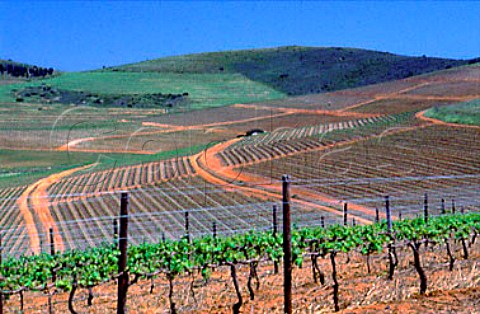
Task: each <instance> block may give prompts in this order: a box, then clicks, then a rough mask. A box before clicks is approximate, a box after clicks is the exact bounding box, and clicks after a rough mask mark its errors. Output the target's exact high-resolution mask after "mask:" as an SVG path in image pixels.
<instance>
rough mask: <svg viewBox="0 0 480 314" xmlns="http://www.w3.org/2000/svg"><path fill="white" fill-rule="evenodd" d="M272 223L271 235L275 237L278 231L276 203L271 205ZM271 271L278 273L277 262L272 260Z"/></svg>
mask: <svg viewBox="0 0 480 314" xmlns="http://www.w3.org/2000/svg"><path fill="white" fill-rule="evenodd" d="M272 224H273V232H272V234H273V237H274V238H276V237H277V232H278V222H277V205H276V204H274V205H273V212H272ZM273 273H274V274H278V262H277V261H274V262H273Z"/></svg>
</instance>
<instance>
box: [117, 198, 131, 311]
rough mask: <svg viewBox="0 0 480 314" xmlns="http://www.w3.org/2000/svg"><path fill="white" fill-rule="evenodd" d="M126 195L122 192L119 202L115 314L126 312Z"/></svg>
mask: <svg viewBox="0 0 480 314" xmlns="http://www.w3.org/2000/svg"><path fill="white" fill-rule="evenodd" d="M127 237H128V193H127V192H122V196H121V202H120V239H119V241H118V243H119V249H120V257H119V259H118V272H119V273H120V276H119V277H118V299H117V314H125V313H126V312H127V290H128V284H129V283H128V272H127V271H126V268H127V247H128V238H127Z"/></svg>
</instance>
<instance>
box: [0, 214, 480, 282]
mask: <svg viewBox="0 0 480 314" xmlns="http://www.w3.org/2000/svg"><path fill="white" fill-rule="evenodd" d="M472 232H476V233H479V232H480V214H478V213H470V214H465V215H444V216H439V217H434V218H431V219H430V220H429V222H428V224H426V223H425V222H424V221H423V220H422V219H410V220H403V221H395V222H394V223H393V230H392V233H391V234H390V233H388V232H387V225H386V223H385V222H382V223H378V224H372V225H363V226H361V225H358V226H355V227H351V226H341V225H333V226H330V227H328V228H320V227H309V228H303V229H299V230H293V232H292V253H293V256H292V261H293V262H294V263H295V264H296V265H297V266H301V264H302V262H303V257H304V255H305V254H306V253H313V254H318V255H320V256H323V257H325V256H326V255H327V254H329V253H331V252H344V253H347V252H349V251H352V250H354V249H355V250H359V251H360V252H361V253H362V254H364V255H369V254H373V253H380V252H382V251H383V250H384V248H385V247H386V245H387V244H388V243H390V241H392V240H395V241H398V243H399V242H401V241H405V242H417V241H422V240H428V241H430V242H431V243H443V241H446V240H447V239H449V238H451V237H455V238H457V239H465V238H467V237H468V236H469V235H470V234H471V233H472ZM118 256H119V251H118V249H117V248H116V247H115V246H114V245H108V244H105V245H102V246H100V247H97V248H90V249H88V250H85V251H68V252H64V253H58V254H56V255H53V256H52V255H48V254H40V255H35V256H22V257H20V258H18V259H15V258H8V259H6V260H4V261H3V263H2V268H1V275H2V277H3V278H4V280H3V281H1V282H0V288H1V289H3V290H15V289H18V288H20V287H23V286H25V287H27V288H29V289H40V290H42V289H45V287H46V285H47V284H48V283H49V282H51V278H52V275H53V271H54V269H58V271H57V281H56V283H55V284H56V286H57V288H59V289H62V290H65V291H68V290H70V289H71V287H72V282H73V277H74V276H76V277H77V280H78V283H79V285H80V286H83V287H89V286H95V285H98V284H101V283H103V282H106V281H109V280H112V279H113V278H114V276H115V275H117V273H118V267H117V263H118ZM282 257H283V250H282V235H281V234H280V235H277V236H276V237H274V236H273V234H272V233H271V232H270V231H265V232H256V231H251V232H248V233H245V234H239V235H233V236H229V237H220V238H213V237H211V236H207V237H202V238H195V239H193V240H192V241H191V242H189V241H188V239H187V238H186V237H183V238H182V239H180V240H166V241H162V242H159V243H143V244H140V245H134V246H130V247H129V249H128V265H127V270H128V271H129V273H130V274H132V275H135V276H139V277H141V278H149V277H152V276H156V275H159V274H160V273H165V274H167V275H168V276H169V277H170V278H175V276H177V275H180V274H185V273H188V272H192V271H193V270H195V269H199V270H201V274H202V276H203V277H204V278H208V277H209V276H210V274H211V267H218V266H222V265H227V264H229V263H234V264H236V263H245V262H249V261H262V260H270V261H279V260H280V259H281V258H282Z"/></svg>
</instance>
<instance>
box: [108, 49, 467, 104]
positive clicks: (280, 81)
mask: <svg viewBox="0 0 480 314" xmlns="http://www.w3.org/2000/svg"><path fill="white" fill-rule="evenodd" d="M467 63H468V61H466V60H452V59H442V58H430V57H426V56H421V57H409V56H400V55H395V54H391V53H386V52H379V51H372V50H364V49H354V48H320V47H300V46H287V47H278V48H268V49H252V50H238V51H224V52H212V53H200V54H190V55H183V56H176V57H168V58H161V59H155V60H150V61H145V62H139V63H134V64H128V65H123V66H118V67H112V68H109V69H108V70H109V71H125V72H157V73H179V74H205V73H210V74H221V73H232V74H236V73H239V74H242V75H244V76H245V77H247V78H249V79H250V80H252V81H256V82H261V83H263V84H265V85H267V86H269V87H271V88H273V89H275V90H277V91H279V92H282V93H285V94H287V95H305V94H315V93H322V92H329V91H335V90H340V89H346V88H352V87H358V86H364V85H370V84H376V83H381V82H386V81H390V80H397V79H402V78H406V77H409V76H413V75H419V74H423V73H428V72H432V71H436V70H442V69H448V68H451V67H456V66H461V65H464V64H467Z"/></svg>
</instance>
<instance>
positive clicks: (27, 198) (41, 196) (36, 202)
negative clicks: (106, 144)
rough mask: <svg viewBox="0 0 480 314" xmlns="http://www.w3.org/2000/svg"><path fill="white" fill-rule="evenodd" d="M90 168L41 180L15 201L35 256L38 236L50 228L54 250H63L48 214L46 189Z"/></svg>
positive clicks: (80, 168)
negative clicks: (38, 223)
mask: <svg viewBox="0 0 480 314" xmlns="http://www.w3.org/2000/svg"><path fill="white" fill-rule="evenodd" d="M92 166H95V164H90V165H86V166H83V167H78V168H74V169H69V170H66V171H62V172H59V173H55V174H52V175H51V176H48V177H46V178H43V179H41V180H39V181H37V182H35V183H34V184H32V185H30V186H29V187H28V188H27V189H26V190H25V191H24V192H23V193H22V195H21V196H20V198H19V199H18V200H17V205H18V207H19V209H20V213H21V214H22V215H23V218H24V219H25V222H26V228H27V233H28V237H29V239H30V247H31V249H32V251H33V252H34V253H35V254H38V253H39V252H40V250H41V248H40V235H41V234H48V232H49V229H50V228H52V229H53V232H54V240H55V249H56V250H57V251H62V252H63V250H64V248H65V246H64V243H63V239H62V236H61V234H60V233H59V232H58V228H57V225H56V223H55V219H53V217H52V215H51V213H50V208H49V207H50V201H49V194H48V188H49V187H50V186H52V185H53V184H54V183H56V182H57V181H59V180H61V179H62V178H65V177H67V176H69V175H71V174H73V173H75V172H78V171H81V170H85V169H88V168H90V167H92ZM34 217H36V218H37V219H38V220H39V221H40V224H41V225H37V224H36V223H35V220H36V219H35V218H34Z"/></svg>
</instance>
